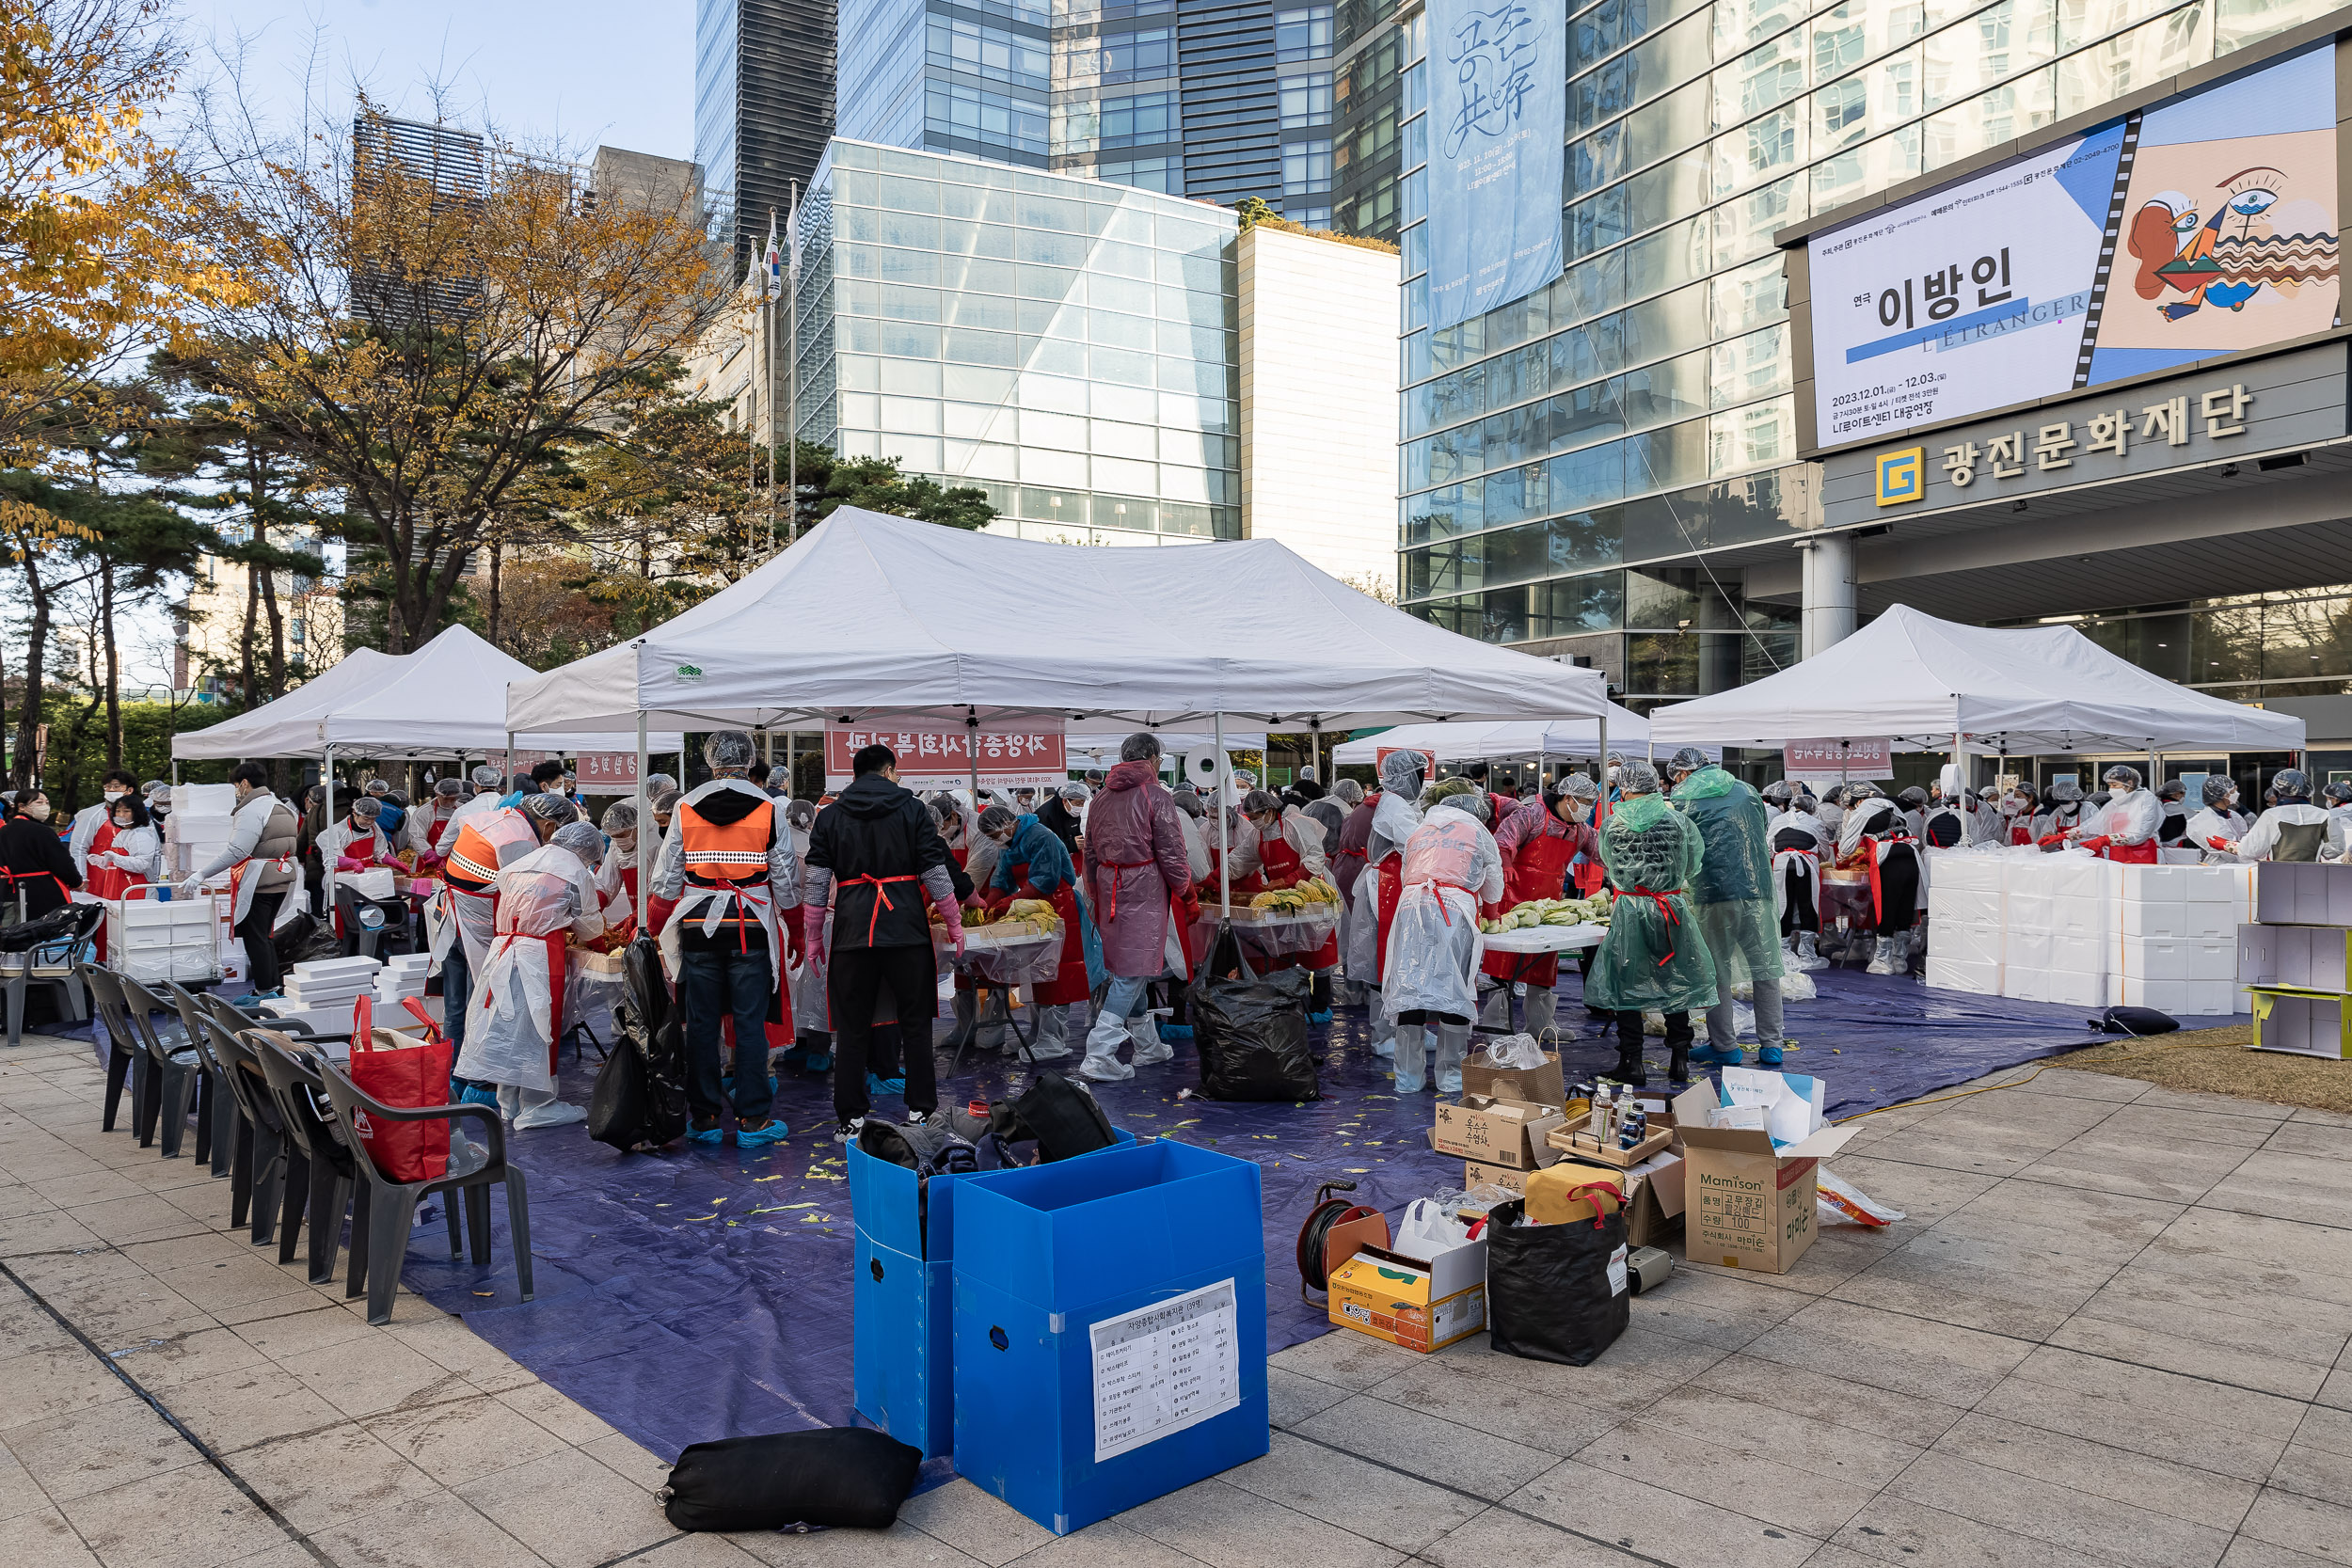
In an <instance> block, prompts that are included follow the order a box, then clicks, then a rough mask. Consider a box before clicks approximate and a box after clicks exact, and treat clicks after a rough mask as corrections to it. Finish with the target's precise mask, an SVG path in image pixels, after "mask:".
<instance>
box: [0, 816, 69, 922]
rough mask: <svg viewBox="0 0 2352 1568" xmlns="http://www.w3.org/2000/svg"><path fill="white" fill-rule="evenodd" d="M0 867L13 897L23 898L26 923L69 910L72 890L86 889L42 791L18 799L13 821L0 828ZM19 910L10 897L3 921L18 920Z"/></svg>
mask: <svg viewBox="0 0 2352 1568" xmlns="http://www.w3.org/2000/svg"><path fill="white" fill-rule="evenodd" d="M0 868H4V869H5V874H6V876H7V878H8V890H9V892H10V893H11V894H22V895H24V918H25V919H27V920H38V919H40V917H41V916H42V915H44V914H51V913H54V912H56V911H58V910H61V909H64V908H65V907H66V905H67V904H69V903H71V902H72V890H73V889H74V888H78V887H80V886H81V885H82V873H81V872H80V871H79V870H77V869H75V867H74V864H73V857H72V855H71V854H68V853H67V852H66V847H65V840H63V839H61V838H59V837H58V836H57V830H56V829H55V828H53V827H51V826H50V825H49V797H48V796H46V795H44V794H42V793H41V792H40V790H38V789H34V790H27V791H26V792H25V793H24V794H23V795H20V796H18V797H17V799H16V800H15V801H14V802H13V803H12V804H10V806H9V807H8V821H7V823H6V824H5V825H0ZM15 905H16V900H15V898H14V897H10V898H9V899H8V911H7V913H6V915H5V916H0V918H6V919H10V920H13V919H14V918H15V917H16V909H15Z"/></svg>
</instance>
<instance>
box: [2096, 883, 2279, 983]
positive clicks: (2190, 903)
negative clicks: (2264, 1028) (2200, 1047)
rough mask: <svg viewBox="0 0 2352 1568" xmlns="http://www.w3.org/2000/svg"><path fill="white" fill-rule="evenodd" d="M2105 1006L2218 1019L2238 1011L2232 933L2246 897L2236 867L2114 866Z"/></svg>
mask: <svg viewBox="0 0 2352 1568" xmlns="http://www.w3.org/2000/svg"><path fill="white" fill-rule="evenodd" d="M2106 874H2107V878H2108V881H2109V885H2110V886H2111V888H2112V889H2113V895H2114V905H2115V915H2116V919H2115V926H2114V934H2113V936H2112V937H2111V938H2110V939H2109V941H2108V942H2107V953H2108V962H2107V976H2106V1005H2107V1006H2111V1007H2113V1006H2125V1007H2153V1008H2155V1009H2156V1010H2157V1011H2158V1012H2164V1013H2170V1014H2172V1015H2173V1016H2175V1017H2177V1018H2217V1017H2226V1016H2228V1015H2229V1014H2232V1013H2234V1012H2237V1011H2238V1010H2239V1009H2240V1007H2241V1006H2243V999H2242V998H2241V997H2240V995H2239V993H2238V984H2237V930H2238V927H2239V925H2240V924H2241V923H2242V922H2243V921H2244V920H2245V917H2246V911H2247V910H2248V908H2249V900H2250V898H2251V896H2252V894H2251V888H2250V880H2251V879H2250V878H2249V875H2248V868H2247V867H2246V866H2243V865H2236V866H2232V865H2114V864H2110V865H2108V866H2106Z"/></svg>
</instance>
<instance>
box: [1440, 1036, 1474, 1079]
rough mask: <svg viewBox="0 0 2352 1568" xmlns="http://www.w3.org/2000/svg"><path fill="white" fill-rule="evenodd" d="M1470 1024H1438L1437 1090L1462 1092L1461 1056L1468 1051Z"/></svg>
mask: <svg viewBox="0 0 2352 1568" xmlns="http://www.w3.org/2000/svg"><path fill="white" fill-rule="evenodd" d="M1469 1052H1470V1025H1469V1024H1467V1023H1440V1024H1438V1093H1439V1094H1460V1093H1461V1092H1462V1058H1463V1057H1464V1056H1465V1055H1467V1054H1468V1053H1469Z"/></svg>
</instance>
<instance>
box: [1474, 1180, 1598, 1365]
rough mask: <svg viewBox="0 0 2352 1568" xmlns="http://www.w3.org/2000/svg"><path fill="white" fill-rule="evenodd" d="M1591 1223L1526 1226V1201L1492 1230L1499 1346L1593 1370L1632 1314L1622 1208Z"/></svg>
mask: <svg viewBox="0 0 2352 1568" xmlns="http://www.w3.org/2000/svg"><path fill="white" fill-rule="evenodd" d="M1603 1206H1605V1207H1608V1208H1610V1210H1611V1212H1609V1213H1606V1214H1602V1215H1600V1216H1599V1217H1598V1218H1597V1219H1596V1220H1592V1221H1586V1220H1571V1221H1570V1222H1568V1223H1567V1224H1565V1225H1521V1224H1519V1223H1518V1221H1519V1217H1520V1215H1521V1214H1522V1213H1523V1212H1525V1210H1526V1204H1525V1202H1524V1201H1523V1200H1521V1199H1518V1198H1513V1199H1512V1200H1511V1201H1510V1202H1508V1203H1502V1204H1497V1205H1496V1206H1495V1209H1494V1212H1493V1213H1492V1215H1491V1216H1490V1217H1489V1219H1488V1222H1487V1225H1486V1322H1487V1327H1488V1329H1489V1331H1490V1338H1492V1340H1493V1343H1494V1348H1495V1349H1496V1350H1498V1351H1501V1352H1502V1354H1505V1355H1523V1356H1525V1357H1527V1358H1528V1359H1529V1360H1531V1361H1556V1362H1558V1363H1560V1364H1561V1365H1562V1366H1564V1367H1589V1366H1591V1365H1592V1364H1593V1362H1594V1360H1595V1359H1596V1358H1597V1357H1598V1356H1599V1354H1600V1353H1601V1352H1602V1351H1605V1350H1607V1349H1608V1348H1609V1347H1610V1346H1611V1345H1613V1344H1614V1343H1615V1342H1616V1338H1617V1336H1618V1335H1620V1334H1623V1333H1624V1332H1625V1325H1626V1323H1627V1320H1628V1319H1629V1318H1630V1317H1631V1316H1632V1301H1633V1297H1632V1295H1631V1293H1630V1292H1629V1291H1628V1290H1627V1289H1626V1285H1627V1279H1626V1247H1625V1214H1624V1212H1623V1210H1622V1208H1621V1207H1619V1206H1616V1205H1613V1204H1610V1205H1603Z"/></svg>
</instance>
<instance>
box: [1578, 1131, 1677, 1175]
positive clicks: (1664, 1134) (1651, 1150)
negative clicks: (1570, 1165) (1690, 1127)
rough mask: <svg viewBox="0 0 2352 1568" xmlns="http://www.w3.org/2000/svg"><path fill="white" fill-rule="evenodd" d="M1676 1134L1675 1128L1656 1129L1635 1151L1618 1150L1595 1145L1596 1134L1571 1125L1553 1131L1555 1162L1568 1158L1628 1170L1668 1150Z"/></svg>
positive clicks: (1627, 1149) (1635, 1147)
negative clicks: (1664, 1149) (1562, 1157)
mask: <svg viewBox="0 0 2352 1568" xmlns="http://www.w3.org/2000/svg"><path fill="white" fill-rule="evenodd" d="M1674 1135H1675V1134H1674V1129H1673V1128H1671V1127H1653V1128H1651V1129H1650V1131H1649V1135H1648V1136H1647V1137H1645V1138H1644V1139H1643V1140H1642V1141H1641V1142H1640V1143H1638V1144H1635V1145H1634V1146H1633V1147H1632V1148H1616V1147H1615V1146H1613V1145H1612V1146H1611V1147H1609V1148H1602V1147H1600V1146H1599V1145H1597V1144H1596V1143H1594V1142H1593V1138H1592V1134H1591V1133H1589V1132H1585V1131H1584V1129H1583V1127H1582V1125H1581V1124H1580V1123H1577V1122H1567V1123H1565V1124H1564V1125H1562V1126H1560V1127H1556V1128H1554V1129H1552V1131H1551V1133H1550V1143H1551V1147H1552V1149H1553V1151H1554V1155H1553V1157H1554V1158H1555V1159H1557V1158H1559V1157H1561V1156H1565V1157H1566V1158H1567V1159H1570V1160H1573V1161H1575V1162H1576V1163H1577V1164H1584V1165H1601V1166H1605V1167H1607V1168H1608V1169H1611V1170H1625V1169H1627V1168H1629V1167H1630V1166H1633V1165H1638V1164H1641V1163H1642V1162H1643V1161H1645V1160H1646V1159H1648V1158H1649V1157H1650V1156H1651V1155H1653V1154H1655V1153H1657V1152H1658V1151H1659V1150H1660V1149H1662V1148H1665V1147H1666V1146H1667V1145H1668V1144H1669V1143H1671V1142H1673V1141H1674Z"/></svg>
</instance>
